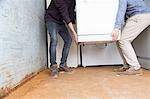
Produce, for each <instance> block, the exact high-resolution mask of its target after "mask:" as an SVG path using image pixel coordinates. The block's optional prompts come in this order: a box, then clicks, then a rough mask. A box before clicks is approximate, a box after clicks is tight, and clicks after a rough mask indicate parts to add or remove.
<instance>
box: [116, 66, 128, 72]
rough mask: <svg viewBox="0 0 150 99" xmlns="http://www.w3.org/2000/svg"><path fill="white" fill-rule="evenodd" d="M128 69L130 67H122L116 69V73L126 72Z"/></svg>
mask: <svg viewBox="0 0 150 99" xmlns="http://www.w3.org/2000/svg"><path fill="white" fill-rule="evenodd" d="M127 69H129V67H128V66H126V65H125V66H122V67H120V68H117V69H114V72H124V71H126V70H127Z"/></svg>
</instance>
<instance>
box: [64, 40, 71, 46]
mask: <svg viewBox="0 0 150 99" xmlns="http://www.w3.org/2000/svg"><path fill="white" fill-rule="evenodd" d="M71 43H72V39H71V38H70V39H68V40H66V41H65V42H64V44H65V45H67V46H71Z"/></svg>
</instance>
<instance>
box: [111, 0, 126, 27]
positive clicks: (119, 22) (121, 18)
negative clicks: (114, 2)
mask: <svg viewBox="0 0 150 99" xmlns="http://www.w3.org/2000/svg"><path fill="white" fill-rule="evenodd" d="M126 10H127V0H119V6H118V12H117V16H116V21H115V26H114V28H117V29H122V27H123V25H124V22H125V13H126Z"/></svg>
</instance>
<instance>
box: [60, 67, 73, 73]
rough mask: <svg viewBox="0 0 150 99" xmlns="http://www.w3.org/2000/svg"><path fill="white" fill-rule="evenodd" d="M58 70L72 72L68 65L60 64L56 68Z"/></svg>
mask: <svg viewBox="0 0 150 99" xmlns="http://www.w3.org/2000/svg"><path fill="white" fill-rule="evenodd" d="M58 71H59V72H60V73H64V72H67V73H72V72H73V70H72V69H70V68H69V67H68V66H60V67H59V68H58Z"/></svg>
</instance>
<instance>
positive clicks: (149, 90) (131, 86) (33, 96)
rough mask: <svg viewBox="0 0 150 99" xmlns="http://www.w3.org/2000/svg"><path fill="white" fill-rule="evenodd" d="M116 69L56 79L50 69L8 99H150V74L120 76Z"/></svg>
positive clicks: (80, 70) (79, 71) (80, 71)
mask: <svg viewBox="0 0 150 99" xmlns="http://www.w3.org/2000/svg"><path fill="white" fill-rule="evenodd" d="M113 68H114V67H88V68H77V69H75V72H74V73H73V74H66V73H64V74H60V76H59V79H52V78H51V77H50V73H49V71H48V70H46V71H43V72H41V73H40V74H38V75H37V76H36V77H34V78H33V79H31V80H30V81H28V82H27V83H25V84H24V85H23V86H21V87H19V88H18V89H17V90H15V91H14V92H12V93H11V94H10V95H9V96H7V97H6V98H5V99H150V71H147V70H144V75H142V76H116V74H115V73H114V72H113V71H112V70H113Z"/></svg>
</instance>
